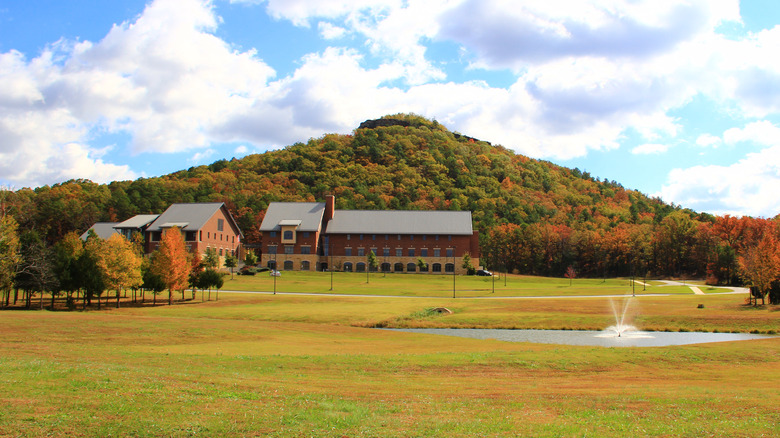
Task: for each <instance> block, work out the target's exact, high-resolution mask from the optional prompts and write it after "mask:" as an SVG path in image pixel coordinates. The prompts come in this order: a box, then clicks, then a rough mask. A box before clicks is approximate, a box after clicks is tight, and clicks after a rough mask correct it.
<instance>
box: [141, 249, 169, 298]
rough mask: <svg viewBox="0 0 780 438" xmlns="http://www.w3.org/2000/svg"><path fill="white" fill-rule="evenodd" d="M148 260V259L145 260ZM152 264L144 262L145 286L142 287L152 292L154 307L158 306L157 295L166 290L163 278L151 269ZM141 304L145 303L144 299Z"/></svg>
mask: <svg viewBox="0 0 780 438" xmlns="http://www.w3.org/2000/svg"><path fill="white" fill-rule="evenodd" d="M145 260H148V259H145ZM151 268H152V267H151V263H150V262H148V261H147V262H144V264H143V284H142V285H141V287H142V288H143V289H144V290H145V291H147V290H148V291H151V292H152V295H153V300H152V305H157V294H159V293H160V292H162V291H164V290H165V283H163V281H162V278H160V276H159V275H157V274H155V273H154V272H153V271H152V269H151ZM141 302H143V298H142V299H141Z"/></svg>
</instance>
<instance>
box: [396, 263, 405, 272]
mask: <svg viewBox="0 0 780 438" xmlns="http://www.w3.org/2000/svg"><path fill="white" fill-rule="evenodd" d="M393 271H394V272H404V264H403V263H396V264H395V266H394V267H393Z"/></svg>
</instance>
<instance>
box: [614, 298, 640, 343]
mask: <svg viewBox="0 0 780 438" xmlns="http://www.w3.org/2000/svg"><path fill="white" fill-rule="evenodd" d="M632 301H633V300H632V298H631V297H628V298H625V299H623V305H622V308H620V307H619V306H618V305H616V304H615V300H613V299H610V300H609V305H610V306H611V307H612V314H613V315H614V316H615V325H612V326H609V327H607V331H608V332H615V334H616V335H617V337H618V338H620V337H622V335H623V333H626V334H629V333H627V332H635V331H637V329H636V327H634V326H633V325H629V324H626V315H628V309H629V307H630V306H631V303H632Z"/></svg>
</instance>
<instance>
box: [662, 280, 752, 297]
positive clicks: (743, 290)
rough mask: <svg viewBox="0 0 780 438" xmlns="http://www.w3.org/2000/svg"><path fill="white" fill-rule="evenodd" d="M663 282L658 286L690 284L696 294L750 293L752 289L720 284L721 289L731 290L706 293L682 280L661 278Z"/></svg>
mask: <svg viewBox="0 0 780 438" xmlns="http://www.w3.org/2000/svg"><path fill="white" fill-rule="evenodd" d="M659 281H661V282H663V283H664V284H662V285H660V286H658V287H665V286H688V287H689V288H691V290H692V291H693V293H694V294H696V295H725V294H747V293H750V289H748V288H746V287H734V286H718V287H719V288H721V289H729V290H730V291H731V292H713V293H709V294H705V293H704V292H702V291H701V289H699V288H698V287H696V286H689V285H687V284H685V283H684V282H680V281H672V280H659Z"/></svg>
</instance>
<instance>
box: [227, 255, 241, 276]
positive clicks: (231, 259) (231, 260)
mask: <svg viewBox="0 0 780 438" xmlns="http://www.w3.org/2000/svg"><path fill="white" fill-rule="evenodd" d="M237 265H238V257H236V256H234V255H227V256H225V267H226V268H230V279H231V280H232V279H233V268H235V267H236V266H237Z"/></svg>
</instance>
